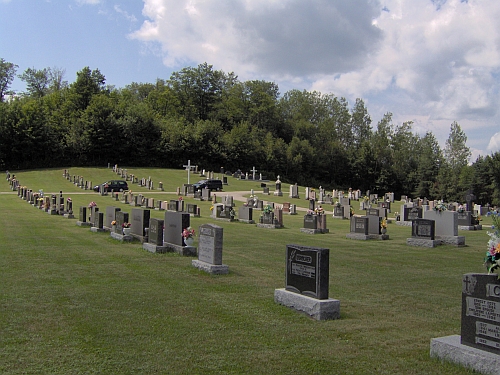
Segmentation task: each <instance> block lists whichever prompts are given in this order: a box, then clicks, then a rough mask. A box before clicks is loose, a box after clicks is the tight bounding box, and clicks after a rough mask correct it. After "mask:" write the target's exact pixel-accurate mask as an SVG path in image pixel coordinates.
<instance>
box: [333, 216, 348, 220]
mask: <svg viewBox="0 0 500 375" xmlns="http://www.w3.org/2000/svg"><path fill="white" fill-rule="evenodd" d="M332 218H334V219H341V220H343V219H346V220H347V218H346V217H344V216H335V215H333V216H332Z"/></svg>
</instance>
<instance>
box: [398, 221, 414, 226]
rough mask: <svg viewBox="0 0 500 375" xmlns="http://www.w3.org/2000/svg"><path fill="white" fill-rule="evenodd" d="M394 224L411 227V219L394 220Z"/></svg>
mask: <svg viewBox="0 0 500 375" xmlns="http://www.w3.org/2000/svg"><path fill="white" fill-rule="evenodd" d="M396 225H401V226H403V227H411V221H396Z"/></svg>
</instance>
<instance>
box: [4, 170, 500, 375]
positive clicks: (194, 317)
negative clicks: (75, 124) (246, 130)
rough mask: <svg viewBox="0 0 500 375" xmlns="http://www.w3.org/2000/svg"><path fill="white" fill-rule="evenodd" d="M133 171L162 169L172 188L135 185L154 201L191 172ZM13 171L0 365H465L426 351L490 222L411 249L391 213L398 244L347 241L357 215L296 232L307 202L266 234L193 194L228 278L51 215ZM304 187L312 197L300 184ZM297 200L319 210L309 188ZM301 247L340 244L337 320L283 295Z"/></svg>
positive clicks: (245, 184)
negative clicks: (293, 304)
mask: <svg viewBox="0 0 500 375" xmlns="http://www.w3.org/2000/svg"><path fill="white" fill-rule="evenodd" d="M69 171H70V174H71V175H73V174H74V175H82V176H84V178H85V180H91V181H93V184H94V185H95V184H98V183H102V182H104V181H106V180H109V179H115V178H117V176H116V174H114V173H113V172H112V171H111V170H110V169H105V168H102V169H98V168H69ZM128 172H129V173H134V174H135V175H136V176H138V177H139V178H142V177H145V178H147V177H149V176H151V178H152V179H153V181H154V182H155V187H156V186H157V182H158V181H162V182H163V183H164V187H165V190H166V191H165V192H158V191H155V192H150V191H148V190H146V189H144V188H141V187H139V186H137V185H131V186H130V188H131V189H132V190H133V191H134V192H141V193H143V194H144V195H145V196H149V195H151V196H152V194H154V198H155V199H165V200H168V199H175V198H176V197H177V195H176V193H175V190H176V188H177V187H179V186H182V184H183V183H186V182H187V172H186V171H183V170H164V169H134V170H129V171H128ZM11 173H15V174H16V176H17V177H18V179H19V180H20V181H21V183H22V184H23V185H26V186H28V187H29V188H31V189H33V190H36V191H38V190H39V189H43V190H44V192H46V193H50V192H59V191H63V194H64V196H65V197H71V198H72V200H73V204H74V208H75V210H76V211H77V210H78V206H81V205H88V203H89V202H90V201H95V202H96V203H97V204H98V206H99V207H102V208H101V209H104V208H105V207H106V206H111V205H117V206H119V207H120V208H121V209H122V210H123V211H127V212H130V207H128V206H126V205H124V204H122V203H120V202H115V201H113V199H112V198H111V197H109V196H107V197H101V196H99V195H98V194H97V193H94V192H91V191H84V190H82V189H80V188H77V187H76V186H74V185H73V184H72V183H70V182H69V181H67V180H66V179H64V178H63V177H62V170H61V169H57V170H35V171H11ZM197 179H198V176H193V175H192V176H191V182H195V181H197ZM2 181H3V182H2V183H0V212H1V213H2V214H1V215H0V239H1V241H0V306H1V307H0V310H1V314H0V373H2V374H153V373H154V374H209V373H213V374H233V373H240V374H467V373H470V372H469V371H467V370H465V369H463V368H461V367H458V366H455V365H452V364H447V363H441V362H440V361H438V360H434V359H431V358H430V357H429V348H430V340H431V338H434V337H440V336H447V335H452V334H459V333H460V308H461V307H460V306H461V278H462V275H463V274H464V273H468V272H483V271H484V268H483V265H482V261H483V257H484V253H485V251H486V242H487V239H488V236H487V234H486V230H483V231H476V232H463V231H460V235H465V236H466V244H467V246H465V247H461V248H457V247H453V246H441V247H437V248H434V249H427V248H415V247H409V246H407V245H406V238H407V237H410V235H411V229H410V228H408V227H400V226H396V225H395V224H389V228H388V234H389V235H390V239H389V240H387V241H355V240H349V239H346V237H345V235H346V233H348V231H349V223H348V221H345V220H334V219H332V218H331V216H329V217H328V227H329V229H330V233H328V234H322V235H307V234H304V233H301V232H300V230H299V229H300V228H301V227H302V221H303V218H302V214H300V213H299V215H296V216H285V217H284V225H285V228H283V229H277V230H269V229H262V228H257V227H256V226H255V225H248V224H243V223H238V222H232V223H227V222H220V221H213V220H212V219H210V218H209V214H210V209H209V207H210V205H211V203H210V202H199V201H196V203H197V204H198V205H199V206H200V207H201V217H200V218H191V225H192V226H193V227H195V228H197V227H198V226H199V225H201V224H203V223H216V224H217V225H220V226H222V227H223V228H224V249H223V262H224V264H227V265H228V266H229V270H230V274H229V275H225V276H211V275H208V274H206V273H204V272H202V271H199V270H197V269H196V268H194V267H192V266H191V260H192V259H193V258H189V257H181V256H179V255H176V254H171V253H169V254H152V253H149V252H147V251H145V250H143V249H142V247H141V244H140V243H139V242H133V243H120V242H118V241H116V240H113V239H112V238H110V236H109V234H106V233H92V232H90V230H89V229H88V227H86V228H85V227H79V226H76V225H75V222H76V220H71V219H64V218H62V217H60V216H50V215H47V214H46V213H45V212H42V211H41V210H37V209H35V208H33V207H32V206H30V205H29V204H27V203H26V202H25V201H23V200H21V199H19V198H18V197H17V194H15V193H13V192H12V191H10V189H9V185H8V183H7V181H6V180H4V179H2ZM270 186H271V187H272V186H273V184H272V183H271V185H270ZM224 189H225V192H222V193H221V194H226V193H227V192H231V191H240V192H245V194H248V192H249V191H250V190H251V189H255V191H256V192H257V193H258V195H259V197H260V198H261V199H264V200H269V201H273V202H278V203H282V202H284V201H290V198H288V197H287V195H288V185H286V184H283V192H284V195H285V196H284V197H274V196H272V195H270V196H263V195H262V194H260V193H259V192H260V190H261V188H260V183H258V182H251V181H239V180H236V179H233V178H231V177H229V185H228V186H227V187H225V188H224ZM273 190H274V189H273V188H271V192H272V191H273ZM299 192H300V194H301V196H303V195H304V188H303V187H301V188H300V190H299ZM271 194H272V193H271ZM185 200H186V201H187V202H191V201H193V202H194V200H193V199H192V198H189V197H188V198H185ZM291 202H292V203H294V204H297V205H299V206H301V207H304V208H306V207H307V206H308V202H307V201H306V200H305V199H293V200H291ZM236 204H237V206H239V205H240V204H241V202H236ZM353 206H354V208H355V210H356V211H357V212H358V213H360V212H361V211H359V205H358V203H357V202H354V204H353ZM396 206H397V207H399V203H398V204H397V205H396ZM326 208H327V210H329V211H331V208H330V207H326ZM163 215H164V213H163V212H159V211H154V210H152V211H151V216H152V217H158V218H162V217H163ZM488 220H489V219H488V218H485V219H484V221H483V224H484V225H487V224H490V223H489V222H488ZM291 243H294V244H299V245H305V246H317V247H326V248H329V249H330V284H329V285H330V293H329V294H330V297H331V298H335V299H339V300H340V303H341V319H339V320H333V321H321V322H318V321H315V320H311V319H310V318H308V317H306V316H305V315H301V314H299V313H297V312H295V311H293V310H291V309H288V308H286V307H283V306H280V305H277V304H275V303H274V300H273V295H274V290H275V289H276V288H282V287H283V286H284V281H285V280H284V275H285V246H286V244H291ZM195 246H196V243H195Z"/></svg>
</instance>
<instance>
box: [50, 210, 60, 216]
mask: <svg viewBox="0 0 500 375" xmlns="http://www.w3.org/2000/svg"><path fill="white" fill-rule="evenodd" d="M47 213H48V214H49V215H58V213H57V211H56V210H54V211H47Z"/></svg>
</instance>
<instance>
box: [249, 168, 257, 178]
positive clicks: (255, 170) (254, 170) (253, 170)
mask: <svg viewBox="0 0 500 375" xmlns="http://www.w3.org/2000/svg"><path fill="white" fill-rule="evenodd" d="M250 172H253V177H252V180H255V172H257V169H255V167H253V169H250Z"/></svg>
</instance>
